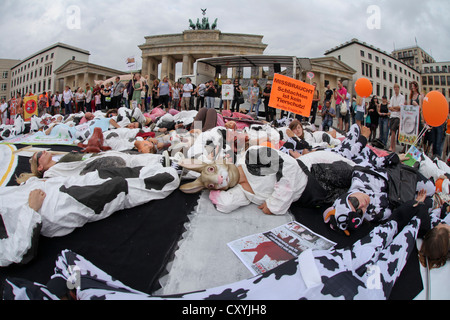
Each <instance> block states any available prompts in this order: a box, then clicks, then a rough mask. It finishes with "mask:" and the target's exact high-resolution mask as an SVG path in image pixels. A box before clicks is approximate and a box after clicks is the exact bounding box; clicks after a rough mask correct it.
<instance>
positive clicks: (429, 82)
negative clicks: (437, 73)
mask: <svg viewBox="0 0 450 320" xmlns="http://www.w3.org/2000/svg"><path fill="white" fill-rule="evenodd" d="M428 85H429V86H432V85H433V76H428Z"/></svg>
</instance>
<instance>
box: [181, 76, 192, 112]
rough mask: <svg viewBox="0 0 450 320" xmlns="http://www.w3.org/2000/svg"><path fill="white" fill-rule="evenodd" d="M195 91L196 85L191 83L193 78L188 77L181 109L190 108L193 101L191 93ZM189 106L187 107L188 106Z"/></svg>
mask: <svg viewBox="0 0 450 320" xmlns="http://www.w3.org/2000/svg"><path fill="white" fill-rule="evenodd" d="M193 91H194V87H193V86H192V83H191V78H186V83H185V84H184V86H183V96H182V98H181V109H182V110H188V109H189V106H190V103H191V94H192V92H193ZM186 107H187V108H186Z"/></svg>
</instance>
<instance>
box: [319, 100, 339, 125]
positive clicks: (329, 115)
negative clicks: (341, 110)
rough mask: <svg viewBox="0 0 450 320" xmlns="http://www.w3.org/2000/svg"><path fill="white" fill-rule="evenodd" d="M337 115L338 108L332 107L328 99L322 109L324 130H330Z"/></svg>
mask: <svg viewBox="0 0 450 320" xmlns="http://www.w3.org/2000/svg"><path fill="white" fill-rule="evenodd" d="M334 117H336V110H334V109H333V108H332V107H331V102H330V101H329V100H327V101H326V102H325V106H324V107H323V109H322V130H323V131H328V130H329V129H330V128H331V127H332V126H333V120H334Z"/></svg>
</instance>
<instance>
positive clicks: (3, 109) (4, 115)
mask: <svg viewBox="0 0 450 320" xmlns="http://www.w3.org/2000/svg"><path fill="white" fill-rule="evenodd" d="M0 113H1V122H0V123H1V124H6V120H7V119H8V103H7V102H6V101H5V99H2V101H1V105H0Z"/></svg>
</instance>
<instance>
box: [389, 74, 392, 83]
mask: <svg viewBox="0 0 450 320" xmlns="http://www.w3.org/2000/svg"><path fill="white" fill-rule="evenodd" d="M389 82H392V73H389Z"/></svg>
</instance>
